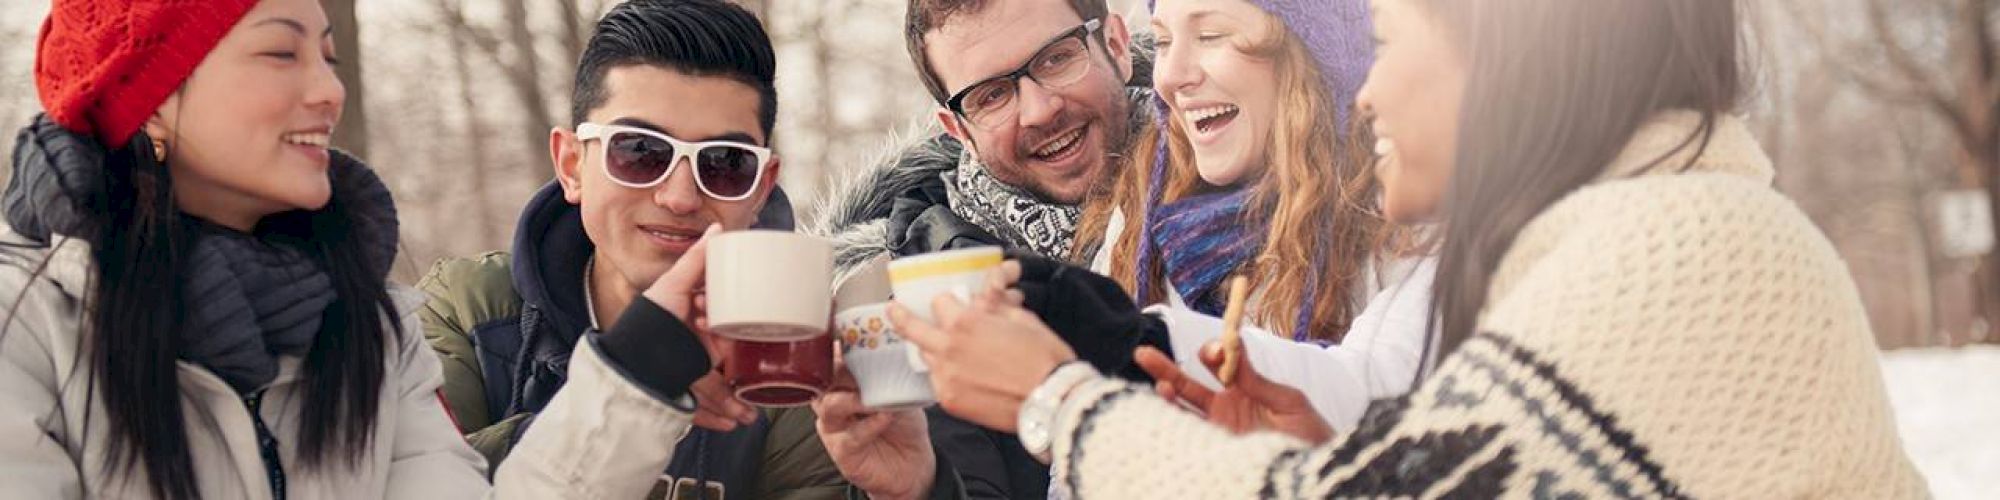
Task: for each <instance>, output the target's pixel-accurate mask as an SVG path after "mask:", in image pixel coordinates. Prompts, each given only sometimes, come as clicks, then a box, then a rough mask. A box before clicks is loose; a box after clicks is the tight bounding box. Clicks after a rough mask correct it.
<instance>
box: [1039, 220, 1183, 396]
mask: <svg viewBox="0 0 2000 500" xmlns="http://www.w3.org/2000/svg"><path fill="white" fill-rule="evenodd" d="M1008 258H1010V259H1013V260H1016V261H1019V262H1020V263H1021V280H1020V281H1019V282H1018V283H1017V284H1016V285H1015V287H1016V288H1019V289H1020V290H1021V294H1022V295H1024V296H1025V299H1026V300H1025V301H1024V303H1023V306H1025V307H1027V308H1028V310H1030V311H1034V312H1035V315H1036V316H1040V317H1041V319H1042V322H1043V323H1047V324H1048V325H1049V328H1050V329H1053V330H1055V332H1056V335H1058V336H1061V337H1062V339H1063V341H1064V342H1066V343H1068V344H1069V346H1070V349H1072V350H1074V351H1076V355H1077V357H1079V358H1082V359H1083V360H1084V361H1086V362H1089V363H1090V364H1091V366H1094V367H1096V368H1097V370H1098V371H1099V372H1102V373H1105V374H1109V375H1116V376H1118V377H1120V378H1125V379H1129V380H1137V381H1142V382H1143V381H1151V377H1149V376H1147V375H1146V373H1145V371H1144V370H1141V369H1139V367H1138V365H1136V364H1134V363H1133V362H1132V350H1133V349H1136V348H1138V347H1139V346H1142V345H1149V346H1153V347H1156V348H1158V349H1160V350H1161V351H1163V352H1166V353H1167V354H1168V355H1169V356H1172V355H1173V350H1172V341H1171V340H1170V338H1169V337H1168V335H1167V325H1166V323H1165V322H1162V321H1161V320H1160V318H1156V317H1153V316H1151V315H1147V314H1144V313H1141V312H1139V308H1138V307H1137V306H1135V305H1133V302H1132V297H1131V296H1130V295H1127V294H1126V293H1125V289H1124V288H1121V287H1119V286H1118V282H1116V281H1112V280H1111V278H1107V277H1104V276H1102V275H1099V274H1097V273H1093V272H1090V270H1088V269H1084V268H1080V267H1076V266H1072V265H1069V264H1064V263H1062V262H1059V261H1056V260H1052V259H1049V258H1046V257H1041V256H1037V255H1031V254H1027V253H1024V252H1013V251H1010V252H1008Z"/></svg>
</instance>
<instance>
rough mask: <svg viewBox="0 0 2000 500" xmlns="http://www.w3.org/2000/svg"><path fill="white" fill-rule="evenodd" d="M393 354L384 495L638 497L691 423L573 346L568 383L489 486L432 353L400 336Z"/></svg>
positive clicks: (589, 345)
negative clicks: (391, 427)
mask: <svg viewBox="0 0 2000 500" xmlns="http://www.w3.org/2000/svg"><path fill="white" fill-rule="evenodd" d="M417 323H418V320H417V316H416V315H415V314H411V315H409V316H408V317H407V318H405V321H404V324H405V325H408V326H406V331H408V332H414V331H416V330H415V328H418V326H417ZM401 347H402V349H401V353H400V354H401V361H402V362H403V365H402V366H403V367H404V370H403V372H402V373H403V376H402V377H401V379H400V380H401V382H402V384H401V385H400V387H398V388H397V390H398V391H400V394H399V396H400V397H402V398H403V402H404V404H403V405H402V408H404V411H403V413H402V414H401V415H399V416H398V417H397V418H399V419H401V421H400V422H399V424H400V425H398V426H397V429H398V430H399V431H398V432H399V435H398V436H396V439H395V443H396V445H395V446H396V449H395V450H394V455H395V459H394V462H393V463H392V465H391V471H390V479H389V488H388V490H387V491H388V492H389V494H388V497H389V498H394V499H409V500H438V499H444V498H463V497H468V496H474V497H477V496H484V497H486V498H503V499H512V498H522V499H620V500H624V499H633V498H643V497H645V495H646V493H647V491H649V490H650V489H651V488H652V487H653V483H654V482H655V481H657V480H658V478H659V474H660V471H662V470H665V469H666V468H667V463H668V462H670V461H672V460H673V452H674V445H675V444H676V443H678V442H679V441H680V439H681V437H682V436H685V435H686V434H687V431H688V429H689V428H690V426H691V425H692V423H693V419H694V417H693V415H692V414H691V413H689V412H686V411H682V410H679V409H675V408H674V407H672V406H668V405H667V404H666V403H663V402H661V401H660V399H658V398H655V397H653V395H651V394H650V393H648V392H647V391H646V390H644V389H641V388H640V387H639V386H638V385H636V384H634V383H633V382H631V381H630V380H628V379H627V378H626V377H625V375H623V374H620V373H618V370H617V369H616V368H613V367H612V366H610V365H608V364H606V361H605V359H604V358H603V357H602V356H601V355H599V354H598V352H597V346H596V343H595V342H592V341H588V340H586V341H583V342H578V343H577V347H576V353H575V354H574V355H572V357H571V358H570V367H569V381H568V383H567V384H564V386H563V389H562V390H561V391H560V392H558V393H556V396H555V398H554V399H552V400H550V401H549V405H548V406H547V407H546V408H545V409H544V410H543V411H542V413H541V414H540V416H539V417H537V418H536V421H535V425H534V426H533V427H531V428H529V430H528V431H527V433H526V434H525V435H523V436H522V437H521V441H520V443H519V444H517V445H515V447H514V450H513V453H512V454H510V455H508V457H507V461H506V462H504V463H502V464H501V466H500V470H499V471H497V473H496V474H494V475H493V483H492V485H491V488H489V487H488V485H487V482H486V479H485V469H486V461H485V459H484V458H482V457H481V456H480V455H479V454H478V453H477V452H475V451H473V449H472V447H471V445H468V444H466V442H465V439H464V438H463V436H461V435H459V433H458V429H457V428H456V427H454V426H453V425H452V422H451V419H450V417H448V416H447V415H446V414H445V410H444V405H443V403H442V402H441V401H440V400H439V396H438V390H439V388H440V387H442V386H443V384H444V375H443V371H442V366H441V365H440V364H439V362H438V359H437V355H436V354H434V353H433V351H432V350H431V348H430V347H428V346H427V345H425V343H424V341H423V339H422V338H420V337H419V336H418V335H414V334H410V335H404V342H403V344H402V346H401ZM469 492H471V493H475V494H474V495H467V493H469ZM480 492H483V495H482V494H478V493H480Z"/></svg>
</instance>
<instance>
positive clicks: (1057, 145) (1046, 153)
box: [1028, 127, 1089, 162]
mask: <svg viewBox="0 0 2000 500" xmlns="http://www.w3.org/2000/svg"><path fill="white" fill-rule="evenodd" d="M1087 128H1089V127H1077V128H1076V129H1075V130H1071V131H1069V133H1065V134H1062V135H1059V136H1056V138H1055V139H1054V140H1051V141H1049V142H1047V143H1043V144H1042V147H1041V148H1039V149H1036V150H1035V151H1034V152H1033V153H1031V154H1029V155H1028V156H1029V157H1030V158H1032V159H1034V160H1036V161H1043V162H1052V161H1056V160H1060V159H1064V158H1067V157H1069V156H1070V155H1071V154H1072V153H1075V152H1076V151H1077V149H1079V148H1078V146H1079V145H1081V144H1083V132H1084V130H1085V129H1087Z"/></svg>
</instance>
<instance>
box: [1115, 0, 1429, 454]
mask: <svg viewBox="0 0 2000 500" xmlns="http://www.w3.org/2000/svg"><path fill="white" fill-rule="evenodd" d="M1152 7H1153V16H1152V20H1151V24H1152V31H1153V33H1154V34H1155V35H1156V36H1157V39H1158V56H1157V59H1156V61H1155V63H1154V71H1153V82H1154V89H1155V90H1156V95H1157V96H1158V97H1157V102H1156V104H1157V106H1158V109H1160V110H1161V111H1162V112H1161V113H1159V116H1158V117H1157V119H1156V121H1155V125H1154V126H1153V127H1149V128H1148V129H1147V130H1144V131H1142V132H1141V133H1140V135H1139V137H1141V138H1142V139H1141V140H1137V141H1134V144H1135V146H1134V149H1135V150H1134V151H1133V152H1132V154H1131V155H1130V157H1131V158H1132V163H1131V164H1130V165H1129V166H1128V168H1126V169H1125V170H1124V171H1123V172H1122V173H1121V175H1120V177H1119V178H1118V180H1117V181H1116V184H1114V185H1113V187H1112V189H1111V194H1110V196H1106V197H1100V198H1098V199H1096V200H1094V201H1093V203H1092V204H1091V205H1088V206H1087V207H1086V217H1087V218H1090V220H1089V221H1088V222H1086V223H1085V224H1084V225H1083V227H1085V228H1087V229H1086V230H1085V231H1084V233H1083V234H1082V236H1081V237H1080V238H1079V241H1082V242H1101V244H1102V245H1103V249H1101V250H1099V251H1098V252H1097V253H1096V255H1097V259H1096V262H1095V263H1094V264H1093V266H1092V267H1093V270H1095V271H1098V272H1100V273H1104V274H1107V275H1109V276H1111V277H1112V278H1114V279H1115V280H1117V281H1118V282H1119V283H1120V284H1121V285H1123V286H1124V288H1125V289H1126V290H1127V291H1128V292H1129V293H1132V294H1133V296H1134V297H1135V298H1136V299H1137V302H1138V303H1140V304H1142V305H1144V304H1161V305H1159V306H1155V307H1154V308H1152V309H1150V310H1149V311H1148V312H1149V313H1152V314H1156V315H1158V316H1160V317H1161V318H1162V319H1163V320H1164V322H1165V323H1166V324H1167V325H1168V330H1169V331H1170V332H1171V337H1172V344H1173V351H1174V352H1175V354H1176V357H1177V358H1179V359H1178V361H1179V363H1180V368H1179V369H1176V368H1175V366H1174V365H1173V364H1172V363H1171V362H1169V361H1167V357H1166V356H1165V355H1162V354H1160V353H1158V352H1152V353H1144V354H1141V355H1139V357H1138V360H1139V361H1140V363H1141V366H1143V367H1145V368H1147V369H1148V370H1149V371H1152V372H1155V373H1154V375H1155V376H1156V377H1159V378H1162V379H1177V378H1181V377H1177V376H1174V373H1175V372H1185V373H1186V375H1187V376H1189V377H1193V378H1195V379H1199V380H1202V381H1203V382H1204V383H1206V384H1208V385H1209V386H1210V387H1213V386H1214V384H1215V380H1214V378H1213V377H1212V376H1210V375H1209V369H1208V368H1207V367H1205V366H1204V364H1203V362H1202V361H1201V358H1202V356H1199V355H1197V353H1198V352H1199V351H1200V350H1201V349H1202V348H1203V346H1204V345H1205V344H1208V343H1209V342H1211V341H1213V340H1215V339H1217V338H1218V337H1219V336H1220V334H1221V330H1222V322H1221V320H1220V319H1219V316H1222V315H1223V312H1224V311H1223V309H1224V302H1225V298H1226V297H1227V296H1228V292H1229V290H1228V286H1227V282H1228V281H1229V279H1230V277H1232V276H1244V277H1246V278H1248V283H1249V284H1250V287H1251V290H1252V292H1251V293H1250V299H1249V300H1248V302H1247V304H1246V307H1245V316H1244V318H1245V323H1246V324H1247V325H1249V326H1248V327H1247V328H1245V335H1244V339H1245V342H1246V344H1247V352H1248V353H1249V356H1250V358H1251V361H1252V362H1251V363H1250V364H1251V365H1252V366H1255V367H1256V369H1257V370H1258V372H1259V373H1260V374H1261V375H1262V376H1264V377H1266V378H1269V379H1271V380H1273V381H1276V382H1278V383H1281V384H1285V385H1290V386H1294V387H1298V388H1300V389H1302V390H1303V392H1304V393H1305V394H1306V397H1307V399H1309V400H1310V402H1311V405H1312V407H1313V408H1314V409H1315V410H1316V411H1317V413H1318V414H1319V415H1320V417H1322V418H1321V419H1296V420H1295V421H1292V422H1287V423H1279V422H1272V421H1263V420H1269V419H1252V420H1248V421H1244V420H1234V419H1230V418H1227V417H1219V418H1218V419H1217V422H1218V423H1222V424H1224V425H1226V426H1228V427H1231V428H1232V429H1235V430H1238V431H1248V430H1253V429H1263V428H1274V427H1275V428H1277V429H1278V430H1282V431H1285V432H1288V433H1291V434H1293V435H1295V436H1298V437H1300V438H1304V439H1309V440H1323V439H1326V438H1327V436H1329V435H1330V434H1331V432H1332V431H1336V430H1346V429H1351V428H1353V426H1354V424H1355V423H1356V422H1358V421H1359V420H1360V419H1361V414H1362V412H1363V410H1364V409H1365V408H1366V407H1367V404H1368V401H1370V400H1372V399H1375V398H1382V397H1392V396H1397V395H1400V394H1402V393H1403V392H1405V391H1406V390H1408V388H1409V386H1410V383H1411V382H1412V380H1414V379H1415V377H1416V370H1417V367H1418V365H1419V359H1420V357H1421V352H1422V351H1423V340H1424V331H1425V328H1426V321H1425V318H1426V317H1427V311H1426V310H1425V308H1426V305H1427V304H1428V302H1429V288H1430V286H1429V284H1430V276H1431V269H1432V267H1433V266H1431V265H1430V261H1428V260H1426V259H1422V258H1421V256H1418V255H1416V254H1417V253H1418V252H1416V251H1414V249H1412V248H1409V247H1411V246H1412V245H1409V244H1408V243H1409V242H1408V241H1405V240H1408V239H1410V238H1408V236H1409V234H1408V233H1410V231H1408V230H1400V231H1399V230H1397V229H1395V228H1393V227H1391V225H1389V224H1388V223H1387V222H1386V221H1384V220H1383V219H1382V218H1381V216H1380V215H1379V214H1378V211H1377V210H1375V208H1374V207H1375V205H1376V202H1375V198H1376V196H1377V191H1378V189H1377V183H1376V182H1375V178H1374V176H1373V175H1372V173H1371V170H1370V168H1369V164H1370V157H1371V153H1370V152H1369V151H1368V150H1367V149H1366V148H1367V145H1368V144H1369V143H1370V141H1369V139H1368V138H1367V137H1366V134H1365V133H1360V132H1359V130H1358V128H1357V127H1354V126H1353V115H1354V113H1353V111H1352V110H1353V107H1354V102H1355V95H1356V92H1357V91H1358V90H1359V89H1360V87H1361V84H1362V81H1363V79H1364V78H1365V76H1366V72H1367V69H1368V66H1369V64H1370V63H1371V62H1372V61H1373V57H1372V54H1371V52H1372V49H1371V47H1370V38H1369V34H1370V27H1369V15H1368V5H1367V3H1366V2H1365V1H1363V0H1318V1H1300V0H1158V1H1157V2H1155V3H1154V4H1153V6H1152ZM1097 228H1101V229H1102V230H1103V234H1095V233H1096V232H1095V231H1091V229H1097ZM1209 361H1214V360H1213V359H1210V360H1209Z"/></svg>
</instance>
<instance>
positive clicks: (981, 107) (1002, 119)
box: [945, 19, 1104, 128]
mask: <svg viewBox="0 0 2000 500" xmlns="http://www.w3.org/2000/svg"><path fill="white" fill-rule="evenodd" d="M1103 27H1104V21H1103V20H1101V19H1091V20H1089V21H1084V22H1083V24H1081V25H1077V27H1075V28H1070V30H1069V31H1066V32H1063V34H1061V35H1057V36H1056V37H1055V39H1052V40H1049V43H1047V44H1044V45H1042V49H1041V50H1039V51H1036V52H1035V56H1034V57H1030V58H1028V62H1027V63H1025V64H1022V65H1021V67H1019V68H1015V69H1014V71H1010V72H1007V73H1006V74H1003V75H999V76H995V77H992V78H987V79H985V80H980V81H979V82H978V83H974V84H972V85H971V86H968V87H966V88H965V90H960V91H958V93H957V94H954V95H952V96H951V99H949V100H946V101H945V107H946V108H949V109H951V112H953V113H957V114H958V116H960V117H963V118H965V119H966V120H969V121H971V122H972V123H973V124H975V125H978V126H980V127H983V128H994V127H998V126H1000V125H1002V124H1005V123H1006V121H1007V119H1009V118H1011V117H1013V116H1014V115H1015V113H1016V111H1015V108H1016V106H1015V101H1017V100H1018V99H1015V97H1016V96H1017V95H1018V94H1020V91H1021V78H1024V77H1025V78H1030V79H1033V80H1035V83H1037V84H1041V85H1042V86H1044V87H1049V88H1058V87H1063V86H1067V85H1069V84H1072V83H1076V81H1077V80H1080V79H1082V78H1083V75H1087V74H1090V66H1091V65H1090V42H1089V39H1090V36H1089V35H1091V34H1093V33H1096V32H1097V31H1098V30H1099V29H1102V28H1103Z"/></svg>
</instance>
